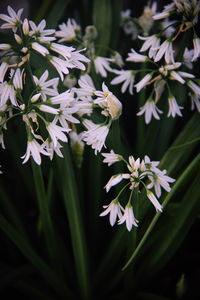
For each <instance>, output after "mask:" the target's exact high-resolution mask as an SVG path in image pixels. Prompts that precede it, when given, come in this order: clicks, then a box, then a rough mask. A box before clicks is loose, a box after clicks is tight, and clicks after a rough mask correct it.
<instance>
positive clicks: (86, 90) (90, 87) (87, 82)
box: [73, 74, 96, 98]
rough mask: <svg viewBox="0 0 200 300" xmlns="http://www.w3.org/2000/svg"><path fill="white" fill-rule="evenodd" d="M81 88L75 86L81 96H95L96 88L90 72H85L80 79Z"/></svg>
mask: <svg viewBox="0 0 200 300" xmlns="http://www.w3.org/2000/svg"><path fill="white" fill-rule="evenodd" d="M78 84H79V86H80V88H74V89H73V90H74V91H75V92H76V94H77V95H78V97H79V98H81V97H82V96H93V95H94V92H95V91H96V88H95V86H94V83H93V80H92V78H91V77H90V75H88V74H84V75H82V76H81V77H80V79H79V80H78Z"/></svg>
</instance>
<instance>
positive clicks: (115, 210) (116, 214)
mask: <svg viewBox="0 0 200 300" xmlns="http://www.w3.org/2000/svg"><path fill="white" fill-rule="evenodd" d="M103 208H105V210H104V211H103V212H102V213H101V214H100V217H104V216H106V215H108V214H110V216H109V221H110V225H111V226H113V225H114V224H115V222H116V220H117V218H119V219H120V218H121V217H122V211H124V209H123V207H122V206H121V205H120V203H119V201H118V200H116V199H114V200H113V201H111V202H110V204H109V205H104V206H103Z"/></svg>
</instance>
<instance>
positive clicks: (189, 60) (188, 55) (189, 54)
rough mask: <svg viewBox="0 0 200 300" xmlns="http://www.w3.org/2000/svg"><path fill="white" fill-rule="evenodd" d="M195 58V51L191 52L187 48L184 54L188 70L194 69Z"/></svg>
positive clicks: (184, 61)
mask: <svg viewBox="0 0 200 300" xmlns="http://www.w3.org/2000/svg"><path fill="white" fill-rule="evenodd" d="M193 56H194V50H193V49H191V50H189V49H188V48H187V47H186V48H185V51H184V53H183V63H184V64H185V65H186V67H187V68H188V69H192V68H193V64H192V58H193Z"/></svg>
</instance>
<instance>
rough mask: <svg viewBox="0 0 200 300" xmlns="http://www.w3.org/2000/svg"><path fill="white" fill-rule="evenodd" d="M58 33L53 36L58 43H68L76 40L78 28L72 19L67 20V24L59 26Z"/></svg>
mask: <svg viewBox="0 0 200 300" xmlns="http://www.w3.org/2000/svg"><path fill="white" fill-rule="evenodd" d="M58 27H59V29H60V30H58V31H56V32H55V36H56V37H58V38H60V39H59V40H58V41H59V42H68V41H72V40H74V39H75V38H76V35H77V33H78V32H79V31H80V26H79V25H78V24H77V23H76V21H75V20H74V19H68V20H67V23H62V24H60V25H59V26H58Z"/></svg>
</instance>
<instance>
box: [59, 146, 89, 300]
mask: <svg viewBox="0 0 200 300" xmlns="http://www.w3.org/2000/svg"><path fill="white" fill-rule="evenodd" d="M63 154H64V158H62V159H60V158H58V157H57V164H58V168H59V173H60V180H61V182H60V186H61V192H62V196H63V200H64V204H65V208H66V213H67V217H68V222H69V227H70V232H71V239H72V248H73V254H74V259H75V266H76V273H77V277H78V281H79V286H80V289H81V296H82V298H83V299H89V279H88V265H87V255H86V241H85V235H84V232H83V224H82V218H81V211H80V203H79V197H78V189H77V185H76V180H75V174H74V171H73V165H72V159H71V154H70V151H69V148H68V145H65V147H63Z"/></svg>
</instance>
